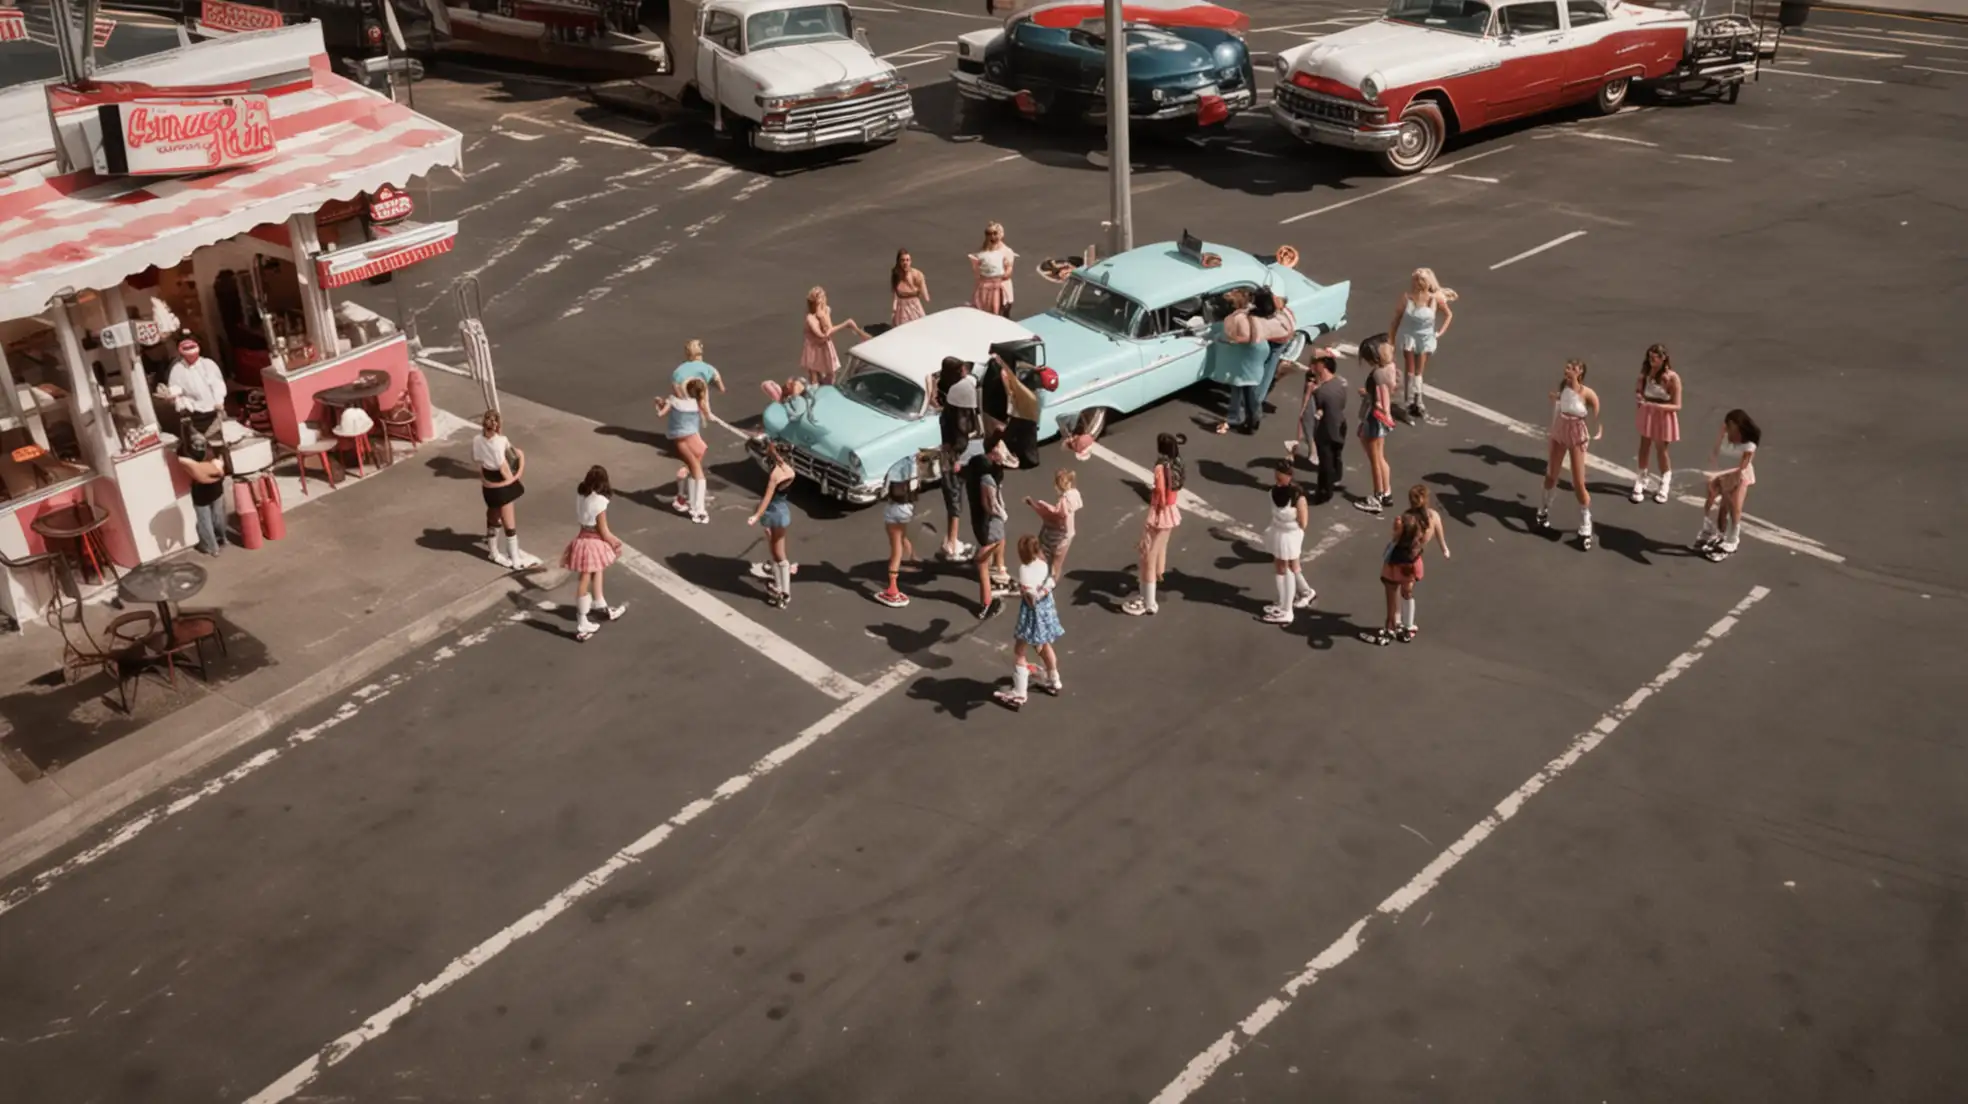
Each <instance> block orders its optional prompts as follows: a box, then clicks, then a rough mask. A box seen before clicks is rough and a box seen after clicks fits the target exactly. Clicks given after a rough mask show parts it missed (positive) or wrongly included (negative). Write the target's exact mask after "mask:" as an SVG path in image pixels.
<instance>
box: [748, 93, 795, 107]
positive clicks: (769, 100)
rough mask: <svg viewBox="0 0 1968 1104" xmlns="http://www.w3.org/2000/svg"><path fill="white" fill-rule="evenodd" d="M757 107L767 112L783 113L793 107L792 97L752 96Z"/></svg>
mask: <svg viewBox="0 0 1968 1104" xmlns="http://www.w3.org/2000/svg"><path fill="white" fill-rule="evenodd" d="M752 98H753V99H755V100H757V101H758V105H759V106H760V107H762V108H764V109H765V110H767V111H784V110H786V109H787V108H789V107H791V106H793V100H794V97H792V96H754V97H752Z"/></svg>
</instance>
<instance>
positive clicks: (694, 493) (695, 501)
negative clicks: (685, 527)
mask: <svg viewBox="0 0 1968 1104" xmlns="http://www.w3.org/2000/svg"><path fill="white" fill-rule="evenodd" d="M690 512H691V513H693V514H701V513H703V512H704V481H703V480H701V479H692V480H691V481H690Z"/></svg>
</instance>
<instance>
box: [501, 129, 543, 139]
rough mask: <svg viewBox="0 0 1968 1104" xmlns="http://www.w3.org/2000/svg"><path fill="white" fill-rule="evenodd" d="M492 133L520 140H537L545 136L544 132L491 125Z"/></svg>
mask: <svg viewBox="0 0 1968 1104" xmlns="http://www.w3.org/2000/svg"><path fill="white" fill-rule="evenodd" d="M492 133H494V134H496V135H498V136H499V137H501V138H512V139H514V140H516V141H520V142H537V141H539V140H540V139H542V138H545V137H546V135H544V134H528V133H526V132H525V131H523V130H507V129H505V128H504V127H493V128H492Z"/></svg>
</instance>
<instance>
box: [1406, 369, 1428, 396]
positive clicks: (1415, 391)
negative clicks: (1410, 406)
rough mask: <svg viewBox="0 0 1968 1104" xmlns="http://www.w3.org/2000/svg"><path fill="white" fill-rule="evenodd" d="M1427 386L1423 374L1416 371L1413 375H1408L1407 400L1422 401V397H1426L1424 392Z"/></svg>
mask: <svg viewBox="0 0 1968 1104" xmlns="http://www.w3.org/2000/svg"><path fill="white" fill-rule="evenodd" d="M1427 388H1428V380H1427V377H1425V376H1423V375H1422V374H1421V373H1420V372H1416V373H1415V374H1414V375H1412V376H1409V377H1408V401H1409V402H1411V403H1418V402H1420V401H1422V399H1424V398H1425V397H1426V394H1425V393H1426V391H1427Z"/></svg>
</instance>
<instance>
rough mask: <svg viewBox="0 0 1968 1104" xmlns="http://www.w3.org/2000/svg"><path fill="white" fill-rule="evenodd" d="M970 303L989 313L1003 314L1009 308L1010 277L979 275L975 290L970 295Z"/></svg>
mask: <svg viewBox="0 0 1968 1104" xmlns="http://www.w3.org/2000/svg"><path fill="white" fill-rule="evenodd" d="M970 305H971V306H973V307H976V308H977V309H978V310H981V311H984V312H986V313H989V314H1003V313H1005V312H1006V311H1008V310H1010V309H1011V278H1010V277H1008V276H997V277H989V276H979V277H978V278H977V290H976V291H973V292H971V295H970Z"/></svg>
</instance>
